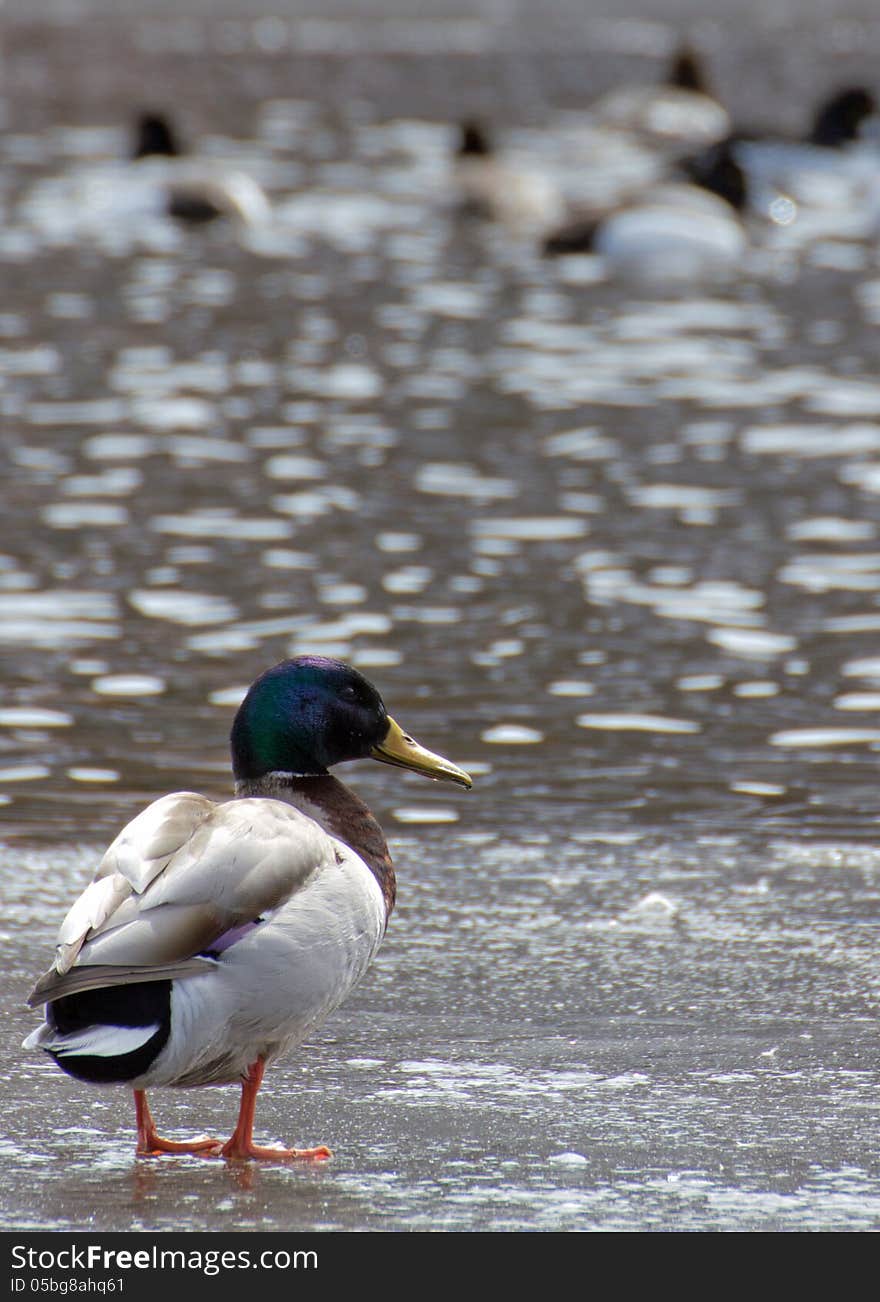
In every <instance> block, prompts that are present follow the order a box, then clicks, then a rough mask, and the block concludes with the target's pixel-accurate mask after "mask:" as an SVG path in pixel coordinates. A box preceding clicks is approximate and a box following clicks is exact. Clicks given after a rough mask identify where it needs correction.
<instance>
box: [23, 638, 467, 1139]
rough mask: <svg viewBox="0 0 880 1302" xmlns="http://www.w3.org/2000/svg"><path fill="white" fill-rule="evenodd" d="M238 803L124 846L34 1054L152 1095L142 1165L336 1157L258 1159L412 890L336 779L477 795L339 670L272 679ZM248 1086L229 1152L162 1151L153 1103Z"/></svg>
mask: <svg viewBox="0 0 880 1302" xmlns="http://www.w3.org/2000/svg"><path fill="white" fill-rule="evenodd" d="M231 747H232V764H233V772H234V776H235V797H234V798H233V799H231V800H227V801H224V802H221V803H219V804H218V803H216V802H215V801H213V800H209V799H208V798H207V797H206V796H202V795H197V794H196V793H194V792H192V791H178V792H176V793H174V794H173V795H167V796H163V797H161V799H159V800H157V801H155V802H154V803H153V804H152V805H150V806H148V808H147V809H145V810H143V811H142V812H141V813H140V814H138V815H137V817H136V818H135V819H133V820H132V822H130V823H129V824H128V826H127V827H125V828H124V829H123V830H122V831H121V832H120V834H119V836H117V838H116V840H115V841H114V842H113V843H112V845H111V846H110V848H109V849H108V850H107V852H106V854H105V855H104V857H103V859H102V860H101V863H100V864H99V866H98V870H97V873H96V875H95V878H94V880H93V881H92V883H91V885H90V886H87V887H86V889H85V891H84V892H83V894H82V895H81V896H80V897H79V899H78V900H77V901H76V902H75V903H74V904H73V906H72V908H71V909H70V911H69V913H68V914H67V917H66V918H65V920H64V922H63V923H62V925H61V929H60V931H59V934H58V946H57V949H56V953H55V959H54V962H53V964H52V966H51V967H50V968H49V970H48V972H47V973H46V974H45V975H44V976H43V977H41V979H40V980H39V981H38V982H37V984H36V986H35V988H34V990H33V992H32V994H31V997H30V1001H29V1002H30V1003H31V1004H32V1005H36V1004H43V1005H45V1020H44V1022H43V1024H42V1025H41V1026H40V1027H38V1028H37V1029H36V1030H35V1031H34V1032H33V1033H32V1034H31V1035H29V1036H28V1038H27V1040H26V1041H25V1047H26V1048H36V1049H42V1050H44V1051H45V1052H46V1053H47V1054H49V1056H50V1057H51V1058H52V1059H53V1060H54V1061H55V1062H56V1063H57V1064H58V1066H59V1067H61V1068H62V1070H64V1071H65V1072H67V1073H68V1074H69V1075H71V1076H73V1077H75V1078H76V1079H77V1080H81V1081H86V1082H88V1083H90V1084H93V1085H104V1086H108V1085H126V1086H128V1087H129V1088H130V1089H132V1090H133V1091H134V1102H135V1116H136V1123H137V1150H136V1151H137V1153H138V1154H139V1155H140V1156H143V1157H152V1156H156V1155H158V1154H160V1153H202V1154H205V1155H208V1156H221V1157H225V1158H228V1159H238V1160H244V1159H251V1158H268V1159H287V1158H311V1159H321V1158H326V1157H329V1156H330V1150H329V1149H327V1148H325V1147H323V1146H319V1147H317V1148H309V1149H286V1148H272V1147H261V1146H258V1145H256V1144H254V1142H253V1122H254V1110H255V1107H256V1100H257V1093H258V1091H259V1089H260V1085H261V1082H262V1079H263V1073H264V1070H265V1068H266V1066H267V1064H268V1063H270V1062H271V1061H273V1060H274V1059H275V1058H277V1057H278V1056H279V1055H280V1054H282V1053H284V1052H286V1051H288V1050H289V1049H291V1048H293V1047H295V1046H296V1045H298V1044H300V1043H301V1042H302V1041H303V1040H304V1039H305V1038H306V1036H307V1035H308V1034H309V1033H310V1032H311V1031H313V1030H314V1029H315V1027H317V1026H319V1025H320V1024H321V1023H322V1022H323V1021H324V1020H325V1018H326V1017H327V1016H328V1015H329V1014H330V1013H331V1012H332V1011H333V1009H334V1008H336V1007H337V1006H338V1005H339V1004H340V1003H341V1002H342V1000H343V999H344V998H345V997H346V995H347V994H348V993H349V991H350V990H351V989H352V987H353V986H354V985H355V984H356V983H357V982H358V981H359V980H360V978H361V977H362V976H363V974H364V972H365V971H366V970H367V968H368V967H369V965H370V962H371V960H372V958H373V956H374V955H375V953H376V951H377V950H378V948H379V945H380V944H381V942H382V938H383V936H384V934H385V929H386V927H387V924H388V919H389V916H390V914H391V911H392V909H393V907H394V899H395V875H394V868H393V866H392V863H391V856H390V855H389V853H388V846H387V845H386V843H385V838H384V836H383V834H382V829H381V828H380V827H379V824H378V823H377V822H376V820H375V818H374V817H373V815H372V814H371V812H370V810H369V809H368V808H367V806H366V805H365V804H364V803H363V801H361V800H360V799H359V798H358V797H357V796H356V795H354V793H353V792H351V791H349V790H348V788H347V787H345V786H343V784H342V783H341V782H338V781H337V780H336V778H333V777H331V776H330V774H329V773H328V769H329V768H330V767H331V766H332V765H334V764H337V763H340V762H341V761H343V760H353V759H361V758H372V759H377V760H381V761H383V762H384V763H386V764H393V765H396V766H397V767H400V768H404V769H410V770H412V771H414V772H416V773H421V774H424V775H425V776H427V777H431V778H437V779H441V780H444V781H448V782H454V783H457V784H458V785H460V786H463V787H470V785H471V781H470V778H469V777H468V775H467V774H466V773H464V772H463V771H462V770H461V769H459V768H457V767H456V766H455V765H454V764H451V763H450V762H449V761H448V760H445V759H443V758H442V757H441V756H439V755H434V754H432V753H431V751H428V750H425V749H424V747H422V746H420V745H419V744H418V743H417V742H415V741H413V739H412V737H409V736H407V735H406V733H404V732H403V731H402V730H401V729H400V727H399V726H398V725H397V724H396V723H395V722H394V720H393V719H391V718H390V717H389V715H388V714H387V713H386V710H385V706H384V704H383V702H382V699H381V697H380V696H379V693H378V692H377V691H376V688H375V687H374V686H373V685H372V683H370V682H369V681H368V680H367V679H366V678H364V676H363V675H362V674H360V673H358V672H357V670H355V669H352V668H351V667H350V666H349V665H346V664H343V663H342V662H340V661H338V660H330V659H327V658H325V657H319V656H301V657H299V658H297V659H294V660H286V661H283V662H282V663H281V664H279V665H276V666H275V667H274V668H272V669H269V670H267V671H266V672H265V673H264V674H262V675H261V676H260V677H259V678H258V679H257V680H256V682H255V683H254V684H253V685H252V687H251V688H250V690H249V692H248V693H247V695H246V696H245V698H244V701H243V702H242V704H241V706H240V707H239V710H238V713H237V714H236V717H235V722H234V724H233V727H232V736H231ZM236 1083H237V1084H240V1086H241V1108H240V1112H239V1118H238V1124H237V1125H236V1127H235V1131H234V1133H233V1135H232V1137H231V1138H230V1139H229V1140H228V1141H227V1142H226V1143H225V1144H223V1143H221V1142H220V1141H219V1140H216V1139H206V1138H199V1139H195V1140H190V1141H178V1140H170V1139H164V1138H162V1137H161V1136H160V1135H159V1133H158V1131H157V1129H156V1125H155V1122H154V1121H153V1117H152V1115H151V1112H150V1108H149V1105H148V1103H147V1094H146V1091H147V1089H149V1088H152V1087H153V1086H168V1085H173V1086H199V1085H224V1084H236Z"/></svg>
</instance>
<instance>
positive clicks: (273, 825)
mask: <svg viewBox="0 0 880 1302" xmlns="http://www.w3.org/2000/svg"><path fill="white" fill-rule="evenodd" d="M334 856H335V844H334V842H333V841H332V840H331V838H330V837H329V836H328V835H327V834H326V833H325V832H324V831H323V830H322V829H321V828H320V827H318V825H317V824H316V823H314V822H313V821H312V820H311V819H310V818H307V817H306V816H305V815H304V814H302V813H300V812H299V811H298V810H296V809H294V808H293V807H292V806H290V805H287V804H285V803H284V802H283V801H280V800H270V799H263V798H247V799H242V800H230V801H227V802H226V803H224V804H219V805H218V804H215V803H214V802H213V801H211V800H208V799H207V798H206V797H205V796H200V795H196V794H195V793H194V792H189V791H183V792H176V793H175V794H173V795H169V796H163V797H162V798H161V799H160V800H157V801H155V802H154V803H153V804H152V805H150V806H149V807H148V808H147V809H145V810H144V811H143V812H142V813H140V814H138V816H137V817H136V818H134V819H133V820H132V821H131V822H130V823H129V824H128V825H127V827H125V828H124V829H123V831H122V832H121V833H120V834H119V836H118V837H117V838H116V840H115V841H114V842H113V843H112V845H111V846H110V847H109V849H108V850H107V852H106V854H105V855H104V858H103V859H102V861H101V863H100V865H99V867H98V871H97V873H96V876H95V879H94V881H92V883H91V884H90V885H89V886H87V887H86V889H85V890H84V891H83V893H82V895H81V896H80V897H79V899H78V900H77V901H76V903H75V904H74V905H73V907H72V908H71V909H70V911H69V913H68V914H67V917H66V918H65V919H64V922H63V923H62V924H61V928H60V931H59V933H58V948H57V952H56V956H55V962H54V963H53V965H52V967H51V968H50V969H49V971H48V972H47V973H46V974H45V975H44V976H42V977H41V978H40V980H39V981H38V982H37V984H36V986H35V987H34V989H33V991H32V992H31V995H30V998H29V1000H28V1002H29V1003H30V1004H31V1005H34V1004H38V1003H45V1002H51V1001H52V1000H55V999H58V998H60V997H62V996H63V995H68V994H75V993H76V992H77V991H79V990H86V989H94V988H96V987H99V986H108V985H122V984H128V983H131V982H139V981H154V980H162V979H177V978H180V977H183V976H190V975H194V974H196V973H198V972H203V971H205V969H206V968H209V967H210V966H211V961H210V959H208V958H203V957H200V955H201V954H203V953H205V951H218V950H222V949H223V948H226V947H227V946H228V944H229V943H234V940H235V933H236V931H237V930H238V929H240V928H247V927H248V926H249V924H251V923H254V922H256V921H257V919H259V918H261V917H263V916H264V915H265V914H266V913H269V912H271V911H273V910H275V909H277V908H278V907H279V906H280V905H281V904H283V903H284V902H285V901H286V900H288V899H290V898H291V896H292V895H294V894H296V892H297V891H299V890H301V889H302V888H303V887H304V886H305V885H306V883H307V882H308V881H309V880H310V879H311V878H312V877H313V876H314V875H315V874H316V873H318V872H320V871H321V869H322V868H323V867H324V866H326V865H327V864H329V863H331V862H332V861H333V859H334Z"/></svg>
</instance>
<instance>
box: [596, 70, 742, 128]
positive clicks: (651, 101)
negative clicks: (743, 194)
mask: <svg viewBox="0 0 880 1302" xmlns="http://www.w3.org/2000/svg"><path fill="white" fill-rule="evenodd" d="M590 113H591V116H592V117H593V118H594V119H595V120H596V121H598V122H603V123H605V125H607V126H613V127H617V128H619V129H621V130H626V131H635V132H638V133H640V134H641V135H643V136H645V137H647V138H649V139H652V140H655V141H657V142H658V143H661V144H679V145H686V144H688V143H689V144H691V145H693V146H695V147H696V146H698V145H701V144H711V143H712V142H713V141H716V140H720V139H721V138H722V137H723V136H725V135H726V134H727V133H728V132H729V131H730V116H729V114H728V112H727V110H726V109H725V108H724V107H723V106H722V105H721V104H719V102H718V100H717V99H715V97H714V96H713V94H712V92H711V90H710V89H709V85H708V80H707V78H706V75H705V72H704V71H703V68H702V64H701V62H700V59H699V57H698V55H697V54H696V52H695V51H694V50H693V49H692V48H691V47H690V46H689V45H682V46H680V47H679V49H678V50H677V51H676V52H675V54H674V55H673V58H672V61H671V63H670V65H669V68H668V69H667V72H666V75H665V77H664V79H663V81H662V82H661V83H659V84H658V85H656V86H623V87H620V88H618V89H616V90H612V91H609V92H608V94H607V95H603V96H602V97H601V98H600V99H598V100H596V101H595V102H594V103H593V104H592V105H591V108H590Z"/></svg>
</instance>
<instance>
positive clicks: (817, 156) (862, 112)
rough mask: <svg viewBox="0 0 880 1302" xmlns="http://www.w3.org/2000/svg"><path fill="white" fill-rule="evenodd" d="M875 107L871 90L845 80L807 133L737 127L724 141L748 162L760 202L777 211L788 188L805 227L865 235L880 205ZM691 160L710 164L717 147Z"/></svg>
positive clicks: (751, 188)
mask: <svg viewBox="0 0 880 1302" xmlns="http://www.w3.org/2000/svg"><path fill="white" fill-rule="evenodd" d="M876 115H877V105H876V101H875V99H874V96H873V95H872V94H871V92H870V91H868V90H867V89H865V88H864V87H862V86H851V87H846V88H844V89H841V90H837V91H835V92H834V93H833V94H832V95H830V96H829V97H828V98H827V99H826V100H824V101H823V102H822V103H821V104H819V106H818V107H817V109H816V110H815V112H814V115H813V120H812V123H811V125H810V127H809V129H808V130H807V132H806V133H805V135H804V137H803V138H801V139H796V138H786V137H782V136H778V135H774V134H771V133H769V132H766V131H764V132H762V131H754V130H737V131H735V132H733V133H732V134H731V135H730V136H728V138H727V140H726V141H725V142H724V147H725V149H726V150H727V151H728V153H729V155H730V156H732V157H733V158H734V159H735V160H736V163H737V164H738V165H739V166H740V167H741V168H742V169H743V172H744V173H745V175H746V177H747V182H748V186H749V191H750V194H751V196H752V204H753V206H754V207H755V208H757V209H759V210H762V211H767V210H770V211H771V213H772V209H773V206H774V204H775V203H776V201H777V200H778V198H779V196H780V195H782V196H785V197H786V198H787V199H788V201H789V202H790V203H791V204H793V205H795V208H794V209H792V213H793V214H795V216H796V220H797V224H798V226H799V227H800V229H801V234H802V235H808V234H809V235H811V236H812V235H820V234H821V235H826V234H827V235H834V234H838V235H841V236H844V237H845V236H852V237H858V236H859V235H864V234H868V233H870V232H871V230H872V229H873V226H874V223H875V222H876V218H877V213H878V209H880V150H878V148H877V145H876V143H874V141H872V140H871V138H870V134H869V128H870V126H871V125H873V123H874V121H875V120H876ZM686 165H687V166H689V167H691V168H692V169H695V170H696V171H700V170H706V169H707V168H708V169H711V168H712V167H713V166H714V157H713V153H712V150H711V149H710V150H708V151H702V152H700V153H698V154H696V155H695V156H693V157H692V158H690V159H689V160H688V162H687V164H686Z"/></svg>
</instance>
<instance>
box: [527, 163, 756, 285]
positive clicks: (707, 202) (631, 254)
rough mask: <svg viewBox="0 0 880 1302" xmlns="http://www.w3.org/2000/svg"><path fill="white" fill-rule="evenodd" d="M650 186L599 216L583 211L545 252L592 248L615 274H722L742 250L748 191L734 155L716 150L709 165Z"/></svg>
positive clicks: (552, 236)
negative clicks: (684, 177) (743, 216)
mask: <svg viewBox="0 0 880 1302" xmlns="http://www.w3.org/2000/svg"><path fill="white" fill-rule="evenodd" d="M689 175H690V179H687V180H667V181H664V182H661V183H658V184H656V185H653V186H650V187H648V188H646V189H644V190H642V191H640V192H639V193H638V194H636V195H634V196H633V197H632V198H630V199H629V200H627V201H625V202H623V203H621V204H620V205H618V206H616V207H614V208H612V209H609V210H607V211H605V212H601V213H585V214H582V215H581V216H580V217H579V218H577V219H575V220H572V221H570V222H568V223H567V224H565V225H563V226H561V227H559V228H558V229H557V230H555V231H553V232H552V233H551V234H549V235H548V236H547V237H546V238H545V240H544V244H543V252H544V253H545V254H546V255H547V256H550V257H560V256H564V255H567V254H578V253H594V254H598V256H599V257H601V258H602V260H603V262H604V263H605V265H606V267H607V268H608V270H609V271H610V272H611V273H612V274H615V275H623V276H627V275H631V276H634V277H636V278H639V279H650V280H689V279H694V278H700V277H703V276H718V275H725V274H727V273H728V272H730V271H731V270H732V269H733V268H735V267H736V266H737V265H738V263H739V260H740V259H741V257H742V255H743V254H744V252H745V250H746V247H747V236H746V230H745V227H744V225H743V221H742V213H743V211H744V209H745V208H746V204H747V199H748V192H747V186H746V180H745V176H744V174H743V172H742V169H741V168H740V167H739V166H738V164H737V163H736V161H735V159H734V158H733V156H732V155H731V154H730V152H729V151H727V150H725V149H724V148H723V147H717V146H716V147H715V157H714V163H713V166H712V167H709V166H708V164H707V165H706V166H705V167H704V168H702V169H699V170H698V169H694V170H693V171H692V172H691V173H690V174H689Z"/></svg>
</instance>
